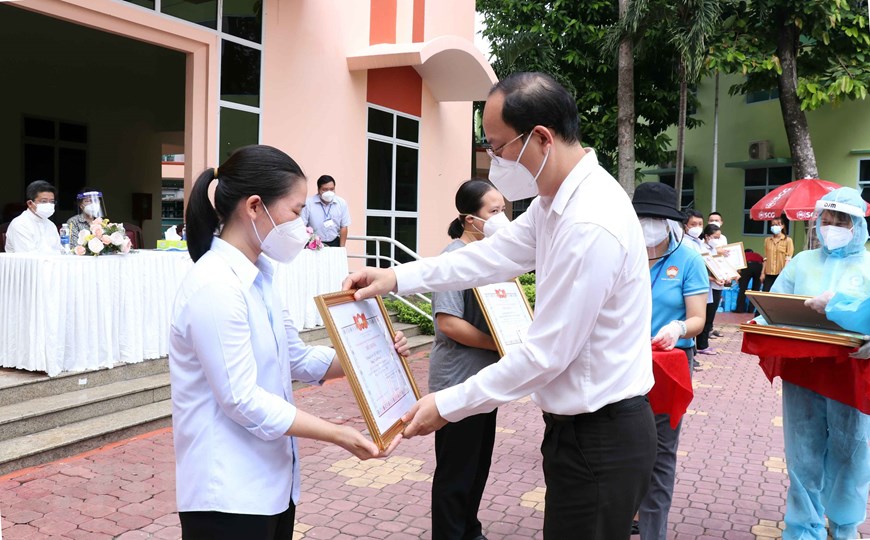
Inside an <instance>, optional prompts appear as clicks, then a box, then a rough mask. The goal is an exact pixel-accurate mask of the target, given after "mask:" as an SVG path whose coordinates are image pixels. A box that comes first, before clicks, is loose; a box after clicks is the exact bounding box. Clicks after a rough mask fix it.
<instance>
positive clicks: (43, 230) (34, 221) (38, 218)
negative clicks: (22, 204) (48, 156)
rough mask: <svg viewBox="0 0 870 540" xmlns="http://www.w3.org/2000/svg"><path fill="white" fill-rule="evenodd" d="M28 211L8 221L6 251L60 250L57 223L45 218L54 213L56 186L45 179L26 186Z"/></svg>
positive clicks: (55, 252)
mask: <svg viewBox="0 0 870 540" xmlns="http://www.w3.org/2000/svg"><path fill="white" fill-rule="evenodd" d="M26 195H27V210H25V211H24V212H21V215H20V216H18V217H17V218H15V219H13V220H12V222H11V223H9V228H8V229H7V230H6V246H5V249H6V253H42V254H51V255H59V254H60V253H62V250H61V246H60V234H58V232H57V226H56V225H55V224H54V223H52V222H51V221H50V220H49V219H48V218H50V217H51V216H52V215H53V214H54V203H55V199H56V198H57V189H56V188H55V187H54V186H53V185H51V184H49V183H48V182H46V181H45V180H37V181H35V182H31V183H30V185H28V186H27V190H26Z"/></svg>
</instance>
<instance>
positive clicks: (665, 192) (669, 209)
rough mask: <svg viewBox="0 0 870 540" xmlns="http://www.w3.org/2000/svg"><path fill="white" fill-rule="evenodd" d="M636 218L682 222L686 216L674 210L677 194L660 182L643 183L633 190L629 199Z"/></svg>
mask: <svg viewBox="0 0 870 540" xmlns="http://www.w3.org/2000/svg"><path fill="white" fill-rule="evenodd" d="M631 204H633V205H634V211H635V212H636V213H637V215H638V217H655V218H662V219H673V220H674V221H680V222H682V221H684V220H685V219H686V215H685V214H683V213H682V212H680V211H679V210H677V209H676V204H677V192H676V191H674V188H672V187H671V186H669V185H667V184H662V183H661V182H644V183H643V184H641V185H639V186H637V188H635V190H634V197H632V199H631Z"/></svg>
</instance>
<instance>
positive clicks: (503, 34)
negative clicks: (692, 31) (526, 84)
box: [477, 0, 695, 171]
mask: <svg viewBox="0 0 870 540" xmlns="http://www.w3.org/2000/svg"><path fill="white" fill-rule="evenodd" d="M477 10H478V11H479V12H480V13H481V14H482V15H483V17H484V20H485V22H486V29H485V30H484V35H485V36H486V37H487V38H488V39H489V41H490V43H491V46H492V51H493V54H494V57H495V60H494V61H493V68H494V69H495V71H496V74H497V75H499V76H500V77H503V76H505V75H508V74H510V73H513V72H515V71H544V72H547V73H550V74H551V75H553V76H554V77H555V78H556V79H557V80H558V81H559V82H560V83H562V84H563V85H564V86H565V87H566V88H567V89H568V90H569V91H570V92H572V94H573V95H574V96H575V97H576V100H577V107H578V110H579V111H580V124H581V130H582V140H583V144H584V145H585V146H592V147H594V148H595V149H596V152H597V153H598V157H599V160H600V161H601V163H602V165H603V166H604V167H605V168H607V169H608V170H610V171H614V170H615V164H616V161H617V159H616V158H617V147H618V144H617V119H618V115H619V109H618V106H617V90H618V86H619V85H618V82H617V81H618V70H617V62H616V55H615V54H607V55H605V54H602V52H601V48H602V43H603V42H604V40H605V37H606V36H607V34H608V31H609V30H610V28H611V27H612V26H614V25H615V24H616V22H617V20H618V17H619V10H618V5H617V3H616V2H612V1H603V0H551V1H530V0H477ZM633 52H634V59H635V67H634V84H635V89H634V94H635V101H634V103H635V108H636V111H635V113H636V117H637V119H638V120H636V121H635V124H634V128H635V136H634V149H635V152H636V157H637V160H638V161H640V162H643V163H650V164H653V163H660V162H662V161H664V160H665V159H666V157H667V149H668V146H669V144H670V138H669V137H668V136H667V135H666V134H665V130H667V129H668V127H670V126H671V125H674V124H675V123H676V122H677V119H678V115H677V108H676V107H674V106H673V104H674V103H676V102H677V101H678V99H679V93H678V91H679V79H678V76H677V70H676V69H675V64H674V63H673V62H671V61H670V60H669V59H670V58H674V57H675V47H674V45H673V44H671V43H669V42H668V39H667V34H666V31H664V30H663V29H660V28H648V29H646V30H645V31H644V32H643V33H642V38H640V39H638V40H637V41H636V43H635V47H634V51H633ZM663 59H664V60H663ZM689 99H692V98H691V97H690V98H689ZM687 125H689V126H690V127H691V126H693V125H695V121H694V120H693V119H691V118H689V119H688V121H687Z"/></svg>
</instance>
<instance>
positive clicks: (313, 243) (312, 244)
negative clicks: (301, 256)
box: [305, 227, 323, 251]
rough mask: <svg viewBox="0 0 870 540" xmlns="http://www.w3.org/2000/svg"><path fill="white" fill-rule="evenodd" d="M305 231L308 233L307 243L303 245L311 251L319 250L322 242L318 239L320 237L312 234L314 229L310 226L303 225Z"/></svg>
mask: <svg viewBox="0 0 870 540" xmlns="http://www.w3.org/2000/svg"><path fill="white" fill-rule="evenodd" d="M305 232H307V233H308V235H309V236H308V243H307V244H305V247H306V248H308V249H310V250H312V251H319V250H320V249H322V248H323V242H321V241H320V237H319V236H317V235H316V234H314V229H312V228H311V227H305Z"/></svg>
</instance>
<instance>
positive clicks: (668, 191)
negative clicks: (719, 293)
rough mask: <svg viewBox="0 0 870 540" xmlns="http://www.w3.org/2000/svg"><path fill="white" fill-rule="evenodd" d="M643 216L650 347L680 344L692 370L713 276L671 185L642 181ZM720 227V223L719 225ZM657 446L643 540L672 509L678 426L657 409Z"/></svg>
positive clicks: (652, 539)
mask: <svg viewBox="0 0 870 540" xmlns="http://www.w3.org/2000/svg"><path fill="white" fill-rule="evenodd" d="M631 202H632V204H633V205H634V210H635V212H636V213H637V215H638V217H639V218H640V225H641V228H642V229H643V236H644V240H645V241H646V246H647V254H648V256H649V271H650V282H651V286H652V326H651V327H650V329H651V331H652V332H653V336H652V347H653V348H654V349H658V350H671V349H674V348H677V349H682V350H683V351H684V352H685V353H686V357H687V359H688V365H687V366H686V368H687V369H689V370H690V371H691V366H692V362H693V359H694V354H693V348H694V346H695V340H694V339H693V338H694V337H695V336H697V335H698V334H699V333H700V332H701V330H703V329H704V316H705V310H706V307H707V294H708V292H709V280H708V277H707V268H706V266H705V265H704V261H703V259H702V258H701V255H700V254H698V252H697V251H695V250H694V249H693V248H692V247H690V246H689V245H687V244H683V243H682V238H683V229H682V226H681V222H682V221H683V219H684V218H683V214H682V213H681V212H680V211H678V210H677V209H676V203H677V192H676V191H674V188H672V187H671V186H669V185H667V184H661V183H659V182H647V183H643V184H641V185H639V186H638V187H637V189H636V190H635V192H634V197H633V198H632V201H631ZM717 230H718V228H717ZM655 418H656V434H657V438H658V445H657V451H656V461H655V465H654V466H653V473H652V478H651V479H650V485H649V489H648V490H647V493H646V495H644V498H643V500H641V503H640V510H639V511H638V524H637V526H638V532H639V534H640V537H641V540H665V539H666V538H667V534H668V511H669V510H670V508H671V500H672V499H673V494H674V479H675V476H676V466H677V446H678V445H679V441H680V427H681V426H682V422H680V424H677V428H676V429H672V428H671V423H670V422H671V417H670V415H668V414H657V415H655Z"/></svg>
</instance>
